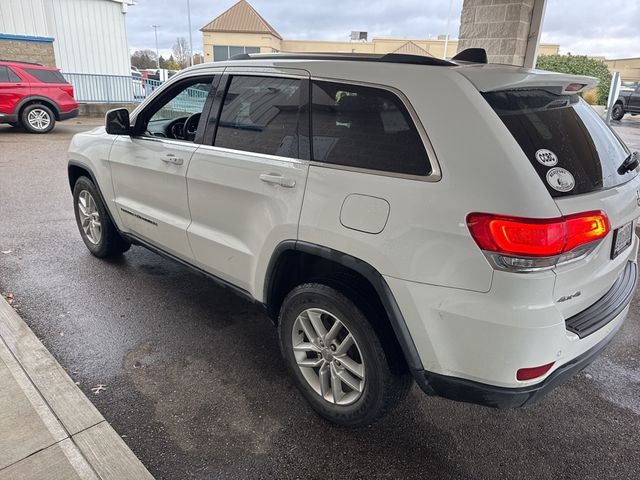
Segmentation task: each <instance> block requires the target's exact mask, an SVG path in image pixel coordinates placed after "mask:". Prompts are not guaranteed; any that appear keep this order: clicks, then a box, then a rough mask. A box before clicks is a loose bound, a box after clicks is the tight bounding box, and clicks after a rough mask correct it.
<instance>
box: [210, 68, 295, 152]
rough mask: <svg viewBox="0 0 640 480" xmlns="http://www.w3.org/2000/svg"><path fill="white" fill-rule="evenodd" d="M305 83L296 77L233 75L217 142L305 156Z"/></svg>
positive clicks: (218, 144) (230, 145) (237, 146)
mask: <svg viewBox="0 0 640 480" xmlns="http://www.w3.org/2000/svg"><path fill="white" fill-rule="evenodd" d="M301 84H302V82H301V81H300V80H297V79H293V78H271V77H253V76H251V77H243V76H234V77H232V78H231V83H230V84H229V87H228V89H227V92H226V95H225V97H224V102H223V105H222V112H221V113H220V119H219V121H218V130H217V133H216V139H215V145H216V146H217V147H224V148H231V149H234V150H244V151H248V152H255V153H264V154H267V155H278V156H282V157H290V158H301V155H300V152H299V144H300V138H299V137H300V136H299V131H300V120H301V115H300V111H301V104H302V102H301ZM307 144H308V141H307ZM306 157H307V158H308V155H306Z"/></svg>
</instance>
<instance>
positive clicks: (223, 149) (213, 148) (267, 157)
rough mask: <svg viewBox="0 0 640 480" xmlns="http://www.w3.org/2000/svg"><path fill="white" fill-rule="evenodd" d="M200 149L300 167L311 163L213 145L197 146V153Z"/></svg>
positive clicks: (298, 159)
mask: <svg viewBox="0 0 640 480" xmlns="http://www.w3.org/2000/svg"><path fill="white" fill-rule="evenodd" d="M201 149H205V150H210V151H213V152H220V153H233V154H236V155H245V156H248V157H255V158H258V159H263V160H275V161H279V162H289V163H296V164H300V165H311V163H312V162H311V161H310V160H303V159H300V158H293V157H281V156H280V155H271V154H269V153H258V152H248V151H246V150H236V149H234V148H226V147H216V146H215V145H198V151H199V150H201ZM196 153H197V152H196Z"/></svg>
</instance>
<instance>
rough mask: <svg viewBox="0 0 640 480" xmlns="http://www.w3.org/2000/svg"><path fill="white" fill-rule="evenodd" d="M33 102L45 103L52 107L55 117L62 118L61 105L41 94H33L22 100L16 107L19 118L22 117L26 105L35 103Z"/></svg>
mask: <svg viewBox="0 0 640 480" xmlns="http://www.w3.org/2000/svg"><path fill="white" fill-rule="evenodd" d="M33 104H42V105H45V106H46V107H48V108H50V109H51V111H52V112H53V116H54V117H55V119H56V120H60V107H58V104H56V102H54V101H53V100H51V99H50V98H47V97H41V96H39V95H31V96H29V97H25V98H23V99H22V100H21V101H20V103H18V106H17V108H16V113H17V115H18V118H20V117H21V116H22V111H23V110H24V109H25V108H26V107H28V106H29V105H33Z"/></svg>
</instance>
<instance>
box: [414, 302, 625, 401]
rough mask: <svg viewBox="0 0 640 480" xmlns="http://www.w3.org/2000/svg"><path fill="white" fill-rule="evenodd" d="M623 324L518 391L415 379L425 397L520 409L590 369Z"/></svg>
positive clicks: (424, 376) (425, 375) (433, 377)
mask: <svg viewBox="0 0 640 480" xmlns="http://www.w3.org/2000/svg"><path fill="white" fill-rule="evenodd" d="M626 314H627V310H626V309H625V310H624V311H623V312H622V313H621V314H619V315H623V316H626ZM623 320H624V318H623ZM622 323H623V322H622V321H621V322H619V323H618V324H617V325H616V327H615V329H614V330H612V331H611V332H610V333H609V334H608V335H607V336H606V337H605V338H604V339H603V340H601V341H600V342H599V343H597V344H596V345H595V346H593V347H591V348H590V349H589V350H587V351H586V352H584V353H583V354H582V355H580V356H578V357H576V358H574V359H572V360H570V361H568V362H567V363H565V364H564V365H562V366H560V367H559V368H557V369H556V370H555V371H554V372H553V373H552V374H551V375H549V376H548V377H547V378H546V379H545V380H544V381H543V382H541V383H538V384H536V385H531V386H527V387H521V388H505V387H496V386H493V385H487V384H484V383H480V382H474V381H472V380H466V379H463V378H455V377H447V376H445V375H440V374H437V373H431V372H427V371H422V372H417V373H416V375H415V378H416V381H417V383H418V385H419V386H420V388H421V389H422V390H423V391H424V392H425V393H427V394H428V395H437V396H439V397H443V398H447V399H449V400H455V401H458V402H466V403H475V404H478V405H484V406H487V407H494V408H517V407H523V406H525V405H529V404H532V403H535V402H537V401H538V400H540V399H541V398H542V397H544V396H545V395H546V394H547V393H549V392H550V391H551V390H553V389H554V388H556V387H557V386H559V385H561V384H563V383H564V382H566V381H567V380H569V379H570V378H571V377H572V376H573V375H575V374H576V373H578V372H580V371H581V370H583V369H584V368H586V367H587V366H589V365H590V364H591V362H593V361H594V360H595V358H596V357H597V356H598V354H600V352H601V351H602V350H603V349H604V348H605V347H606V346H607V345H608V344H609V342H610V341H611V340H612V339H613V337H614V336H615V334H616V333H617V332H618V330H619V329H620V327H621V326H622Z"/></svg>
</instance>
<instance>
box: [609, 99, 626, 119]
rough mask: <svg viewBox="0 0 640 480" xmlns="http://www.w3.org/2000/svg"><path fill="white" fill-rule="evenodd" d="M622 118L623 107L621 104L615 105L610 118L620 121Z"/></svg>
mask: <svg viewBox="0 0 640 480" xmlns="http://www.w3.org/2000/svg"><path fill="white" fill-rule="evenodd" d="M622 117H624V107H623V106H622V104H621V103H616V104H615V105H614V106H613V108H612V109H611V118H612V119H613V120H622Z"/></svg>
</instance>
